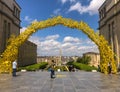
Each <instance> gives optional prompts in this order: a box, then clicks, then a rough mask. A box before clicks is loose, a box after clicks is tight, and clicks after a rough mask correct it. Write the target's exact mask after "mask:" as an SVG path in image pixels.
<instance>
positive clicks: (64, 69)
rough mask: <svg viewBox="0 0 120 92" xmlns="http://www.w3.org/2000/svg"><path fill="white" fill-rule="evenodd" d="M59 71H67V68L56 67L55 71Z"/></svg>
mask: <svg viewBox="0 0 120 92" xmlns="http://www.w3.org/2000/svg"><path fill="white" fill-rule="evenodd" d="M58 69H60V70H61V71H67V69H66V67H65V66H55V68H54V70H55V71H57V70H58Z"/></svg>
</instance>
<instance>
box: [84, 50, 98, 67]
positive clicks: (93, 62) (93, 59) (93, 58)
mask: <svg viewBox="0 0 120 92" xmlns="http://www.w3.org/2000/svg"><path fill="white" fill-rule="evenodd" d="M83 56H89V57H90V58H91V60H90V66H95V67H98V65H99V64H100V54H99V53H95V52H87V53H84V54H83Z"/></svg>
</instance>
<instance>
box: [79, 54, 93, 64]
mask: <svg viewBox="0 0 120 92" xmlns="http://www.w3.org/2000/svg"><path fill="white" fill-rule="evenodd" d="M90 60H91V57H89V56H83V57H79V58H78V59H77V62H79V63H82V64H87V65H88V64H89V63H90Z"/></svg>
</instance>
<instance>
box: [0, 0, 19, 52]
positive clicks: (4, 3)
mask: <svg viewBox="0 0 120 92" xmlns="http://www.w3.org/2000/svg"><path fill="white" fill-rule="evenodd" d="M20 10H21V8H20V7H19V5H18V4H17V3H16V2H15V1H14V0H0V53H2V52H3V51H4V50H5V49H6V44H7V40H8V39H9V37H10V35H11V34H14V35H16V36H18V35H19V34H20Z"/></svg>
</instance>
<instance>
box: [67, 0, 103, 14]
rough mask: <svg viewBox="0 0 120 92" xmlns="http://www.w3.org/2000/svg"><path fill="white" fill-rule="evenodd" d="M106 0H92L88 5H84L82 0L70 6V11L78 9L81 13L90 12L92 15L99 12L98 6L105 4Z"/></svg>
mask: <svg viewBox="0 0 120 92" xmlns="http://www.w3.org/2000/svg"><path fill="white" fill-rule="evenodd" d="M104 1H105V0H91V2H90V4H89V5H88V6H83V5H82V4H81V3H80V2H77V3H76V4H74V5H72V6H70V8H69V10H68V11H69V12H71V11H77V12H79V13H80V14H83V13H89V14H90V15H93V14H97V13H98V8H99V7H100V6H101V5H102V4H103V2H104Z"/></svg>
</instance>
